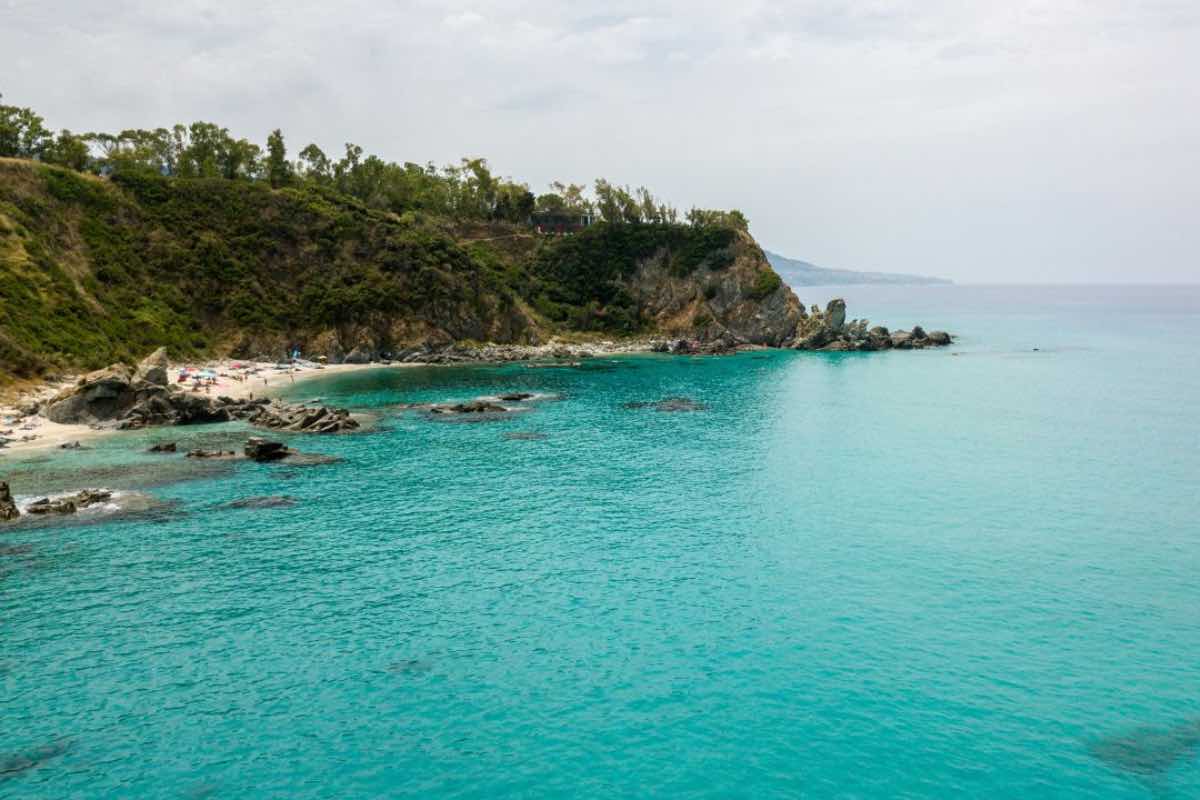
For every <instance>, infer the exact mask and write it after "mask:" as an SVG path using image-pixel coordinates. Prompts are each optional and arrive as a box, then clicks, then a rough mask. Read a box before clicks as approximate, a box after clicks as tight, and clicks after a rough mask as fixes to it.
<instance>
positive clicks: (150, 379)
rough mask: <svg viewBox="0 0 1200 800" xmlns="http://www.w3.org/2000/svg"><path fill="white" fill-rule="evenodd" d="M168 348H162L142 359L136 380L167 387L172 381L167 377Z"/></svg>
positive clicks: (135, 375)
mask: <svg viewBox="0 0 1200 800" xmlns="http://www.w3.org/2000/svg"><path fill="white" fill-rule="evenodd" d="M169 366H170V365H169V363H168V362H167V348H165V347H160V348H158V349H157V350H155V351H154V352H153V353H151V354H150V355H148V356H146V357H145V358H144V359H142V363H140V364H138V368H137V372H136V373H134V376H133V377H134V380H137V381H143V382H145V383H148V384H151V385H153V386H166V385H167V384H168V383H169V382H170V379H169V378H168V376H167V368H168V367H169Z"/></svg>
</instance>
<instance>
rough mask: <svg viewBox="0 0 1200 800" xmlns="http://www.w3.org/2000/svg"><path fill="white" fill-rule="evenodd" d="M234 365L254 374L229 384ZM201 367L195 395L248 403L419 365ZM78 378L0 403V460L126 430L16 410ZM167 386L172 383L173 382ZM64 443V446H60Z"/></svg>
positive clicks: (227, 361)
mask: <svg viewBox="0 0 1200 800" xmlns="http://www.w3.org/2000/svg"><path fill="white" fill-rule="evenodd" d="M235 363H240V364H249V365H252V369H256V370H257V371H255V372H251V373H250V374H248V375H247V376H246V380H244V381H237V380H233V379H232V377H230V376H231V374H232V364H235ZM189 366H190V367H195V366H197V365H194V364H172V365H171V368H170V372H171V375H173V376H174V375H175V374H177V373H178V372H179V370H180V369H182V368H185V367H189ZM201 366H202V368H206V369H212V370H213V371H215V372H216V373H217V376H218V377H217V383H216V385H214V386H213V387H212V389H211V391H210V392H199V393H198V394H201V395H205V396H212V397H217V396H222V397H229V398H231V399H234V400H243V399H250V398H251V397H252V396H257V397H277V396H278V395H279V394H280V393H281V391H282V390H283V389H284V388H286V387H290V386H293V385H295V384H297V383H300V382H303V381H307V380H311V379H312V378H315V377H318V376H321V375H330V374H347V373H351V372H359V371H365V370H370V369H387V368H392V367H395V368H404V367H415V366H423V365H421V364H395V363H393V364H382V363H369V364H330V365H327V366H322V367H305V366H298V367H294V368H293V369H291V370H281V369H276V365H275V364H269V363H266V362H251V361H236V360H233V359H223V360H221V361H209V362H205V363H204V364H203V365H201ZM79 377H80V376H78V375H73V376H71V377H70V378H67V379H64V380H60V381H55V382H49V383H44V384H42V385H41V386H40V387H38V388H37V389H32V390H29V391H27V392H23V393H22V394H21V395H19V396H18V398H17V400H16V402H14V403H8V404H5V405H0V431H9V430H11V431H12V432H11V433H7V434H5V433H0V436H3V438H6V439H9V440H10V441H9V443H8V445H7V446H5V447H2V448H0V459H2V458H3V457H4V456H5V455H6V454H14V455H15V454H25V453H30V452H36V451H39V450H46V449H72V448H71V447H69V446H70V445H73V444H74V443H76V442H78V443H79V444H80V445H86V443H87V442H89V441H95V440H96V439H99V438H101V437H105V436H111V435H113V434H118V433H125V432H126V431H122V430H119V429H117V428H113V427H92V426H90V425H84V424H70V425H62V424H59V423H57V422H51V421H50V420H48V419H46V418H45V417H43V416H41V415H40V414H38V415H36V416H33V417H28V416H23V415H22V413H21V411H20V409H21V408H22V407H23V406H26V405H28V404H29V403H31V402H41V401H45V400H48V399H50V398H51V397H53V396H54V395H56V394H58V393H59V392H60V391H62V390H63V389H66V388H68V387H70V386H72V385H74V383H75V382H76V380H78V379H79ZM172 382H173V383H174V379H173V381H172ZM13 418H19V420H15V421H13V422H11V423H9V422H8V420H10V419H13ZM165 427H170V426H165ZM23 436H31V437H36V438H32V439H29V440H26V441H22V440H21V438H22V437H23ZM14 440H15V441H14ZM64 445H66V446H67V447H64Z"/></svg>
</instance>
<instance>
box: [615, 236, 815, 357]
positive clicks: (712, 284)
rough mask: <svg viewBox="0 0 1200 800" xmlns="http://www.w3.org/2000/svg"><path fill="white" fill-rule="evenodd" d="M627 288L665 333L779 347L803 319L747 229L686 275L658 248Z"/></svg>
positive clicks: (796, 302)
mask: <svg viewBox="0 0 1200 800" xmlns="http://www.w3.org/2000/svg"><path fill="white" fill-rule="evenodd" d="M626 286H627V290H628V291H629V292H630V294H632V295H633V296H634V297H635V298H636V299H637V300H638V302H639V304H640V306H641V308H642V313H643V314H644V315H645V316H647V317H649V318H650V319H652V320H653V321H654V328H655V329H656V331H657V332H659V333H662V334H665V335H668V336H678V337H696V338H698V339H700V340H701V341H711V340H715V339H719V338H730V339H732V340H734V341H736V342H737V343H740V344H757V345H766V346H769V347H778V346H780V345H782V344H784V343H785V342H787V341H789V340H790V339H791V338H792V336H793V335H794V333H795V330H796V326H797V325H798V324H799V323H800V322H801V321H802V320H803V319H804V318H805V311H804V306H803V305H802V304H801V303H800V301H799V299H797V297H796V295H795V293H794V292H793V291H792V290H791V289H790V288H789V287H788V286H787V285H786V284H784V283H783V281H781V280H780V279H779V276H778V275H776V274H775V271H774V270H772V269H771V265H770V264H768V263H767V260H766V257H765V256H764V255H763V251H762V249H761V248H759V246H758V245H757V244H756V243H755V242H754V240H753V239H752V238H751V237H750V235H749V234H747V233H739V234H738V236H737V238H736V239H735V240H734V242H733V243H732V244H731V245H729V246H728V248H725V249H724V250H723V251H717V252H714V253H713V254H711V256H710V257H709V258H706V259H705V260H704V261H702V262H701V264H700V265H699V266H698V267H697V268H696V269H695V270H694V271H693V272H691V273H690V274H687V275H682V276H680V275H678V274H676V273H675V272H674V271H673V270H672V269H671V263H670V259H669V258H668V256H667V253H665V252H661V251H660V252H658V253H656V254H655V255H654V256H653V257H651V258H648V259H645V260H644V261H642V262H641V263H640V264H638V267H637V270H636V271H635V272H634V274H633V275H632V276H631V277H630V278H629V279H628V280H627V282H626Z"/></svg>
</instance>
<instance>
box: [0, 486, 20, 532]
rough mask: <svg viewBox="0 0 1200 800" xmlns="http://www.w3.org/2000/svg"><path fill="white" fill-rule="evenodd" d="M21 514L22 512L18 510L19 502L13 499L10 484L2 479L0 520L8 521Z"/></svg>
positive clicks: (0, 487)
mask: <svg viewBox="0 0 1200 800" xmlns="http://www.w3.org/2000/svg"><path fill="white" fill-rule="evenodd" d="M19 516H21V512H20V511H18V510H17V504H16V503H15V502H14V501H13V497H12V492H10V491H9V489H8V484H7V483H5V482H4V481H0V522H8V521H10V520H14V519H16V518H17V517H19Z"/></svg>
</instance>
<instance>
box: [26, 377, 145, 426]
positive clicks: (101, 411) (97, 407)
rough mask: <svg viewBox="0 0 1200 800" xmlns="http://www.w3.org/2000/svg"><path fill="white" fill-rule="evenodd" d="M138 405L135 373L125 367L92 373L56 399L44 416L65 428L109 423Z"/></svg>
mask: <svg viewBox="0 0 1200 800" xmlns="http://www.w3.org/2000/svg"><path fill="white" fill-rule="evenodd" d="M137 401H138V395H137V392H136V391H134V389H133V371H132V370H131V369H129V367H127V366H125V365H124V364H113V365H112V366H110V367H106V368H105V369H101V370H96V371H95V372H89V373H88V374H87V375H84V376H83V377H82V378H80V379H79V382H78V383H77V384H76V385H75V386H72V387H71V388H69V389H65V390H63V391H62V392H60V393H59V394H58V395H56V396H55V397H54V398H52V399H51V400H50V401H49V402H48V403H47V404H46V406H45V408H44V410H43V412H42V413H43V414H44V415H45V417H46V419H48V420H50V421H51V422H58V423H62V424H75V423H92V422H105V421H107V420H113V419H120V418H121V417H123V416H125V414H126V413H127V412H128V411H129V409H131V408H132V407H133V406H134V405H135V404H136V403H137Z"/></svg>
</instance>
